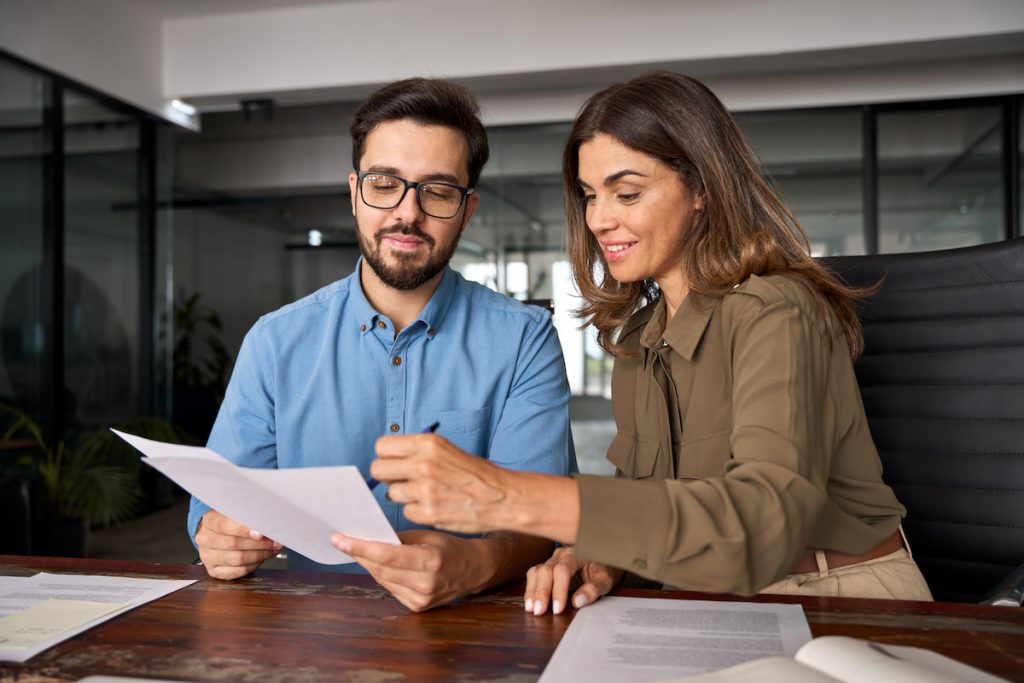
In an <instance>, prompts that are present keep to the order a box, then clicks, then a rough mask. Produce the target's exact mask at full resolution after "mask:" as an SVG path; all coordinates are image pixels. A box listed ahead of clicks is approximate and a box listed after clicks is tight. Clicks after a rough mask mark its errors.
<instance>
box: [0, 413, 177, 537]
mask: <svg viewBox="0 0 1024 683" xmlns="http://www.w3.org/2000/svg"><path fill="white" fill-rule="evenodd" d="M0 413H3V414H5V415H6V416H7V417H8V418H9V419H10V420H11V421H10V424H9V425H8V427H7V429H6V430H5V432H4V433H3V435H2V436H0V440H3V441H6V440H10V439H25V440H26V441H27V442H30V443H31V446H28V447H26V448H25V449H24V450H22V451H21V452H20V454H16V457H17V462H16V463H15V466H16V467H17V468H19V469H20V470H21V472H22V474H23V476H26V477H28V478H29V479H30V481H31V487H30V490H31V493H32V498H33V504H32V509H33V518H34V519H33V524H32V544H31V545H32V552H33V553H34V554H42V555H63V556H71V557H81V556H83V555H84V554H85V550H86V544H87V540H88V532H89V529H90V527H92V526H106V525H109V524H114V523H116V522H119V521H122V520H124V519H127V518H128V517H130V516H131V515H132V514H133V513H134V512H135V510H136V508H137V506H138V504H139V502H140V498H141V493H140V489H139V467H140V462H141V461H140V460H139V458H138V455H137V453H136V452H135V451H134V449H132V448H131V447H129V446H128V445H127V444H124V443H123V442H122V441H121V439H119V438H118V437H117V436H116V435H114V434H113V433H112V432H111V431H110V430H109V429H94V430H91V431H88V432H85V433H83V434H81V435H79V436H78V438H76V439H74V441H73V442H72V443H71V444H69V443H68V442H66V441H64V440H60V441H58V442H56V443H48V442H47V441H46V439H45V438H44V436H43V430H42V428H41V427H40V426H39V423H38V422H36V421H35V420H34V419H33V418H32V417H30V416H29V415H27V414H26V413H24V412H22V411H21V410H18V409H17V408H13V407H10V406H0ZM118 427H119V428H120V429H123V430H124V431H127V432H131V433H133V434H139V435H141V436H145V437H147V438H153V439H158V440H161V441H171V442H177V441H180V439H179V435H178V431H177V430H176V429H175V428H174V427H173V426H172V425H170V424H169V423H167V422H166V421H165V420H161V419H160V418H154V417H145V418H132V419H130V420H126V421H124V422H123V423H121V424H120V425H118Z"/></svg>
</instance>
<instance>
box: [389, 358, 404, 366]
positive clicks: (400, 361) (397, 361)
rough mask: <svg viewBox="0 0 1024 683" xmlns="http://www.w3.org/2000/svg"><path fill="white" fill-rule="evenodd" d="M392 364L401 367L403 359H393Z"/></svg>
mask: <svg viewBox="0 0 1024 683" xmlns="http://www.w3.org/2000/svg"><path fill="white" fill-rule="evenodd" d="M391 364H392V365H401V364H402V359H401V358H399V357H398V356H395V357H394V358H392V359H391Z"/></svg>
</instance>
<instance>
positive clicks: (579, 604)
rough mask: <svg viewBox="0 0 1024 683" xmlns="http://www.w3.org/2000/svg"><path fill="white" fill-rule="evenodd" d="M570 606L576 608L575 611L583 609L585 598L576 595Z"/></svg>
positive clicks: (585, 602)
mask: <svg viewBox="0 0 1024 683" xmlns="http://www.w3.org/2000/svg"><path fill="white" fill-rule="evenodd" d="M572 604H573V605H575V606H576V609H579V608H580V607H583V606H584V605H586V604H587V596H585V595H577V596H576V598H575V599H574V600H573V601H572Z"/></svg>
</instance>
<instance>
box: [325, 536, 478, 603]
mask: <svg viewBox="0 0 1024 683" xmlns="http://www.w3.org/2000/svg"><path fill="white" fill-rule="evenodd" d="M398 537H399V538H400V539H401V540H402V545H390V544H387V543H377V542H374V541H364V540H362V539H358V538H352V537H351V536H346V535H345V534H342V533H340V532H339V533H336V534H334V536H332V537H331V543H333V544H334V546H335V547H336V548H338V549H339V550H341V551H342V552H344V553H347V554H348V555H351V556H352V559H354V560H355V561H356V562H358V563H359V564H360V565H361V566H362V567H363V568H364V569H365V570H366V571H368V572H370V575H371V576H372V577H373V578H374V579H376V580H377V583H379V584H380V585H381V586H383V587H384V588H386V589H387V590H388V591H389V592H390V593H391V594H392V595H394V596H395V598H396V599H397V600H398V601H399V602H400V603H402V604H403V605H405V606H406V607H408V608H409V609H411V610H412V611H413V612H422V611H424V610H428V609H430V608H431V607H437V606H438V605H443V604H444V603H446V602H451V601H452V600H455V599H456V598H460V597H462V596H463V595H469V594H470V593H475V592H477V591H478V590H481V589H482V588H483V587H484V584H485V583H486V579H485V578H484V577H483V576H481V570H482V567H481V565H480V562H479V556H478V553H476V552H474V550H473V543H474V541H476V540H479V539H465V538H460V537H458V536H452V535H451V534H446V533H442V532H439V531H426V530H413V531H402V532H399V534H398Z"/></svg>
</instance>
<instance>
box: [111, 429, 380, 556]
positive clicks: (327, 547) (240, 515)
mask: <svg viewBox="0 0 1024 683" xmlns="http://www.w3.org/2000/svg"><path fill="white" fill-rule="evenodd" d="M114 433H115V434H117V435H118V436H120V437H121V438H122V439H124V440H125V441H127V442H128V443H130V444H131V445H132V446H134V447H135V448H137V449H138V450H140V451H141V452H142V453H143V454H145V455H146V456H147V457H145V458H143V460H142V461H143V462H145V463H146V464H148V465H150V466H152V467H154V468H156V469H158V470H160V471H161V472H162V473H164V474H165V475H167V477H169V478H170V479H171V480H173V481H174V482H175V483H176V484H178V485H179V486H181V487H182V488H184V489H185V490H186V491H188V492H189V493H191V494H192V495H193V496H195V497H196V498H198V499H200V500H202V501H203V502H204V503H206V504H207V505H209V506H210V507H212V508H213V509H215V510H217V511H218V512H220V513H221V514H222V515H226V516H227V517H230V518H231V519H233V520H235V521H237V522H240V523H241V524H245V525H246V526H248V527H250V528H252V529H256V530H258V531H259V532H260V533H261V534H263V535H264V536H266V537H267V538H271V539H273V540H275V541H277V542H278V543H281V544H283V545H285V546H287V547H289V548H291V549H292V550H294V551H296V552H299V553H301V554H303V555H305V556H306V557H308V558H309V559H311V560H313V561H314V562H319V563H321V564H343V563H346V562H352V559H351V558H350V557H348V556H347V555H344V554H342V553H341V552H339V551H338V550H337V549H336V548H335V547H334V546H332V545H331V535H332V534H333V533H334V532H335V531H339V530H340V531H342V532H344V533H346V534H347V535H349V536H353V537H356V538H363V539H366V540H369V541H378V542H382V543H392V544H398V543H399V540H398V536H397V535H396V534H395V531H394V529H392V528H391V525H390V524H389V523H388V521H387V518H386V517H385V516H384V512H383V511H382V510H381V509H380V506H379V505H378V504H377V501H376V499H374V497H373V494H372V493H370V489H369V488H367V486H366V482H365V481H363V477H362V476H361V475H360V474H359V470H358V469H357V468H356V467H352V466H344V467H306V468H293V469H255V468H249V467H238V466H237V465H235V464H234V463H232V462H230V461H228V460H226V459H224V458H223V457H221V456H219V455H217V454H216V453H214V452H213V451H211V450H209V449H208V448H197V447H193V446H180V445H177V444H167V443H161V442H159V441H151V440H149V439H143V438H142V437H138V436H133V435H131V434H124V433H122V432H118V431H116V430H114Z"/></svg>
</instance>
